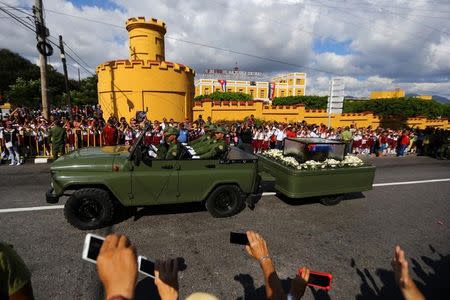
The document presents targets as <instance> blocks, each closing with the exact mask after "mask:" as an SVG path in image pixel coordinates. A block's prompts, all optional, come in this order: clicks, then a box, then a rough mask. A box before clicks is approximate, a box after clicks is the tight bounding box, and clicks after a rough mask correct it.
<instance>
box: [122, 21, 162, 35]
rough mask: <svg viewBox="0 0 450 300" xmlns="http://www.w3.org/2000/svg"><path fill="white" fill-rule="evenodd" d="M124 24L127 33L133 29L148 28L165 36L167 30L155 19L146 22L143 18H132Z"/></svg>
mask: <svg viewBox="0 0 450 300" xmlns="http://www.w3.org/2000/svg"><path fill="white" fill-rule="evenodd" d="M125 24H126V29H127V30H128V31H130V30H132V29H135V28H149V29H153V30H157V31H159V32H161V33H162V34H165V33H166V30H167V26H166V23H165V22H163V21H161V20H158V19H155V18H150V19H147V20H146V19H145V17H133V18H129V19H128V20H127V22H126V23H125Z"/></svg>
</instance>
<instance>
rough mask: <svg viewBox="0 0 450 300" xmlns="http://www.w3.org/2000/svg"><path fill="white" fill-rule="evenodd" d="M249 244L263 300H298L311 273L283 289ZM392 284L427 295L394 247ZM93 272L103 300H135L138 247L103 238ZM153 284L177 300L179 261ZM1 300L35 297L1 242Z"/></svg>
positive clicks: (120, 238) (260, 249) (254, 238)
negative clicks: (263, 294)
mask: <svg viewBox="0 0 450 300" xmlns="http://www.w3.org/2000/svg"><path fill="white" fill-rule="evenodd" d="M246 235H247V238H248V244H247V245H246V246H245V250H246V252H247V254H248V256H249V257H251V258H252V259H253V260H254V261H256V262H257V263H258V264H259V266H260V268H261V271H262V275H263V278H264V289H265V298H266V299H277V300H283V299H288V300H297V299H301V298H302V297H303V296H304V294H305V292H306V287H307V285H308V283H309V279H310V274H311V273H310V270H309V268H307V267H302V268H301V269H300V270H299V271H297V272H296V273H295V275H294V279H292V280H291V281H290V290H289V291H285V290H284V289H283V285H282V283H281V280H280V278H279V277H278V275H277V271H276V269H275V265H274V262H273V260H272V256H271V255H270V253H269V247H268V245H267V242H266V241H265V239H264V238H263V237H262V236H261V235H260V234H258V233H257V232H254V231H247V232H246ZM391 266H392V269H393V272H394V278H395V281H396V283H397V285H398V287H399V289H400V291H401V293H402V295H403V298H404V299H406V300H423V299H425V297H424V296H423V294H422V293H421V292H420V290H419V289H418V288H417V286H416V285H415V283H414V281H413V279H412V278H411V276H410V274H409V267H408V262H407V260H406V256H405V252H404V251H403V250H402V249H401V248H400V247H399V246H396V247H395V249H394V255H393V258H392V261H391ZM97 273H98V277H99V279H100V281H101V283H102V284H103V288H104V294H105V299H106V300H126V299H129V300H131V299H134V298H135V289H136V283H137V279H138V264H137V256H136V248H135V247H134V246H133V245H132V244H131V242H130V241H129V240H128V238H127V237H126V236H124V235H116V234H111V235H109V236H107V237H106V239H105V241H104V242H103V244H102V247H101V249H100V251H99V255H98V257H97ZM154 275H155V279H154V284H155V285H156V287H157V293H158V295H152V294H151V292H150V291H151V288H150V286H148V291H149V292H148V296H147V297H148V299H155V298H158V297H159V298H160V299H162V300H177V299H179V295H180V285H179V274H178V263H177V261H176V260H175V259H167V260H157V261H156V262H155V272H154ZM0 298H1V299H24V300H32V299H34V295H33V289H32V283H31V273H30V271H29V270H28V268H27V266H26V264H25V263H24V261H23V260H22V259H21V258H20V256H18V254H17V253H16V252H15V251H14V250H13V248H12V247H11V246H10V245H7V244H5V243H1V242H0ZM186 299H187V300H217V299H218V298H217V297H216V296H214V295H212V294H208V293H203V292H196V293H193V294H191V295H190V296H188V297H187V298H186Z"/></svg>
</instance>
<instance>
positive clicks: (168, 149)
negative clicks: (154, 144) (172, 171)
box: [157, 127, 180, 159]
mask: <svg viewBox="0 0 450 300" xmlns="http://www.w3.org/2000/svg"><path fill="white" fill-rule="evenodd" d="M177 136H178V130H177V129H175V128H173V127H169V128H168V129H167V131H166V132H165V133H164V143H163V144H161V145H160V146H159V147H158V153H157V155H158V156H157V158H158V159H178V158H179V156H180V144H178V142H177Z"/></svg>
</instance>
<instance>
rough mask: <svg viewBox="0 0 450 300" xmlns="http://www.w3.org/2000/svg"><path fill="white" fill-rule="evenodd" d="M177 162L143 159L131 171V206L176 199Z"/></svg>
mask: <svg viewBox="0 0 450 300" xmlns="http://www.w3.org/2000/svg"><path fill="white" fill-rule="evenodd" d="M176 163H177V161H175V160H159V159H150V158H147V159H144V160H142V161H141V162H140V164H139V165H134V168H133V170H132V171H131V192H132V197H133V205H137V206H140V205H152V204H162V203H167V200H168V199H176V192H177V188H178V186H176V180H174V178H175V179H176V177H177V175H178V174H177V164H176Z"/></svg>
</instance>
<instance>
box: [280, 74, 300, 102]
mask: <svg viewBox="0 0 450 300" xmlns="http://www.w3.org/2000/svg"><path fill="white" fill-rule="evenodd" d="M272 82H275V94H274V97H286V96H304V95H305V90H306V74H305V73H290V74H285V75H280V76H277V77H274V78H272Z"/></svg>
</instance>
